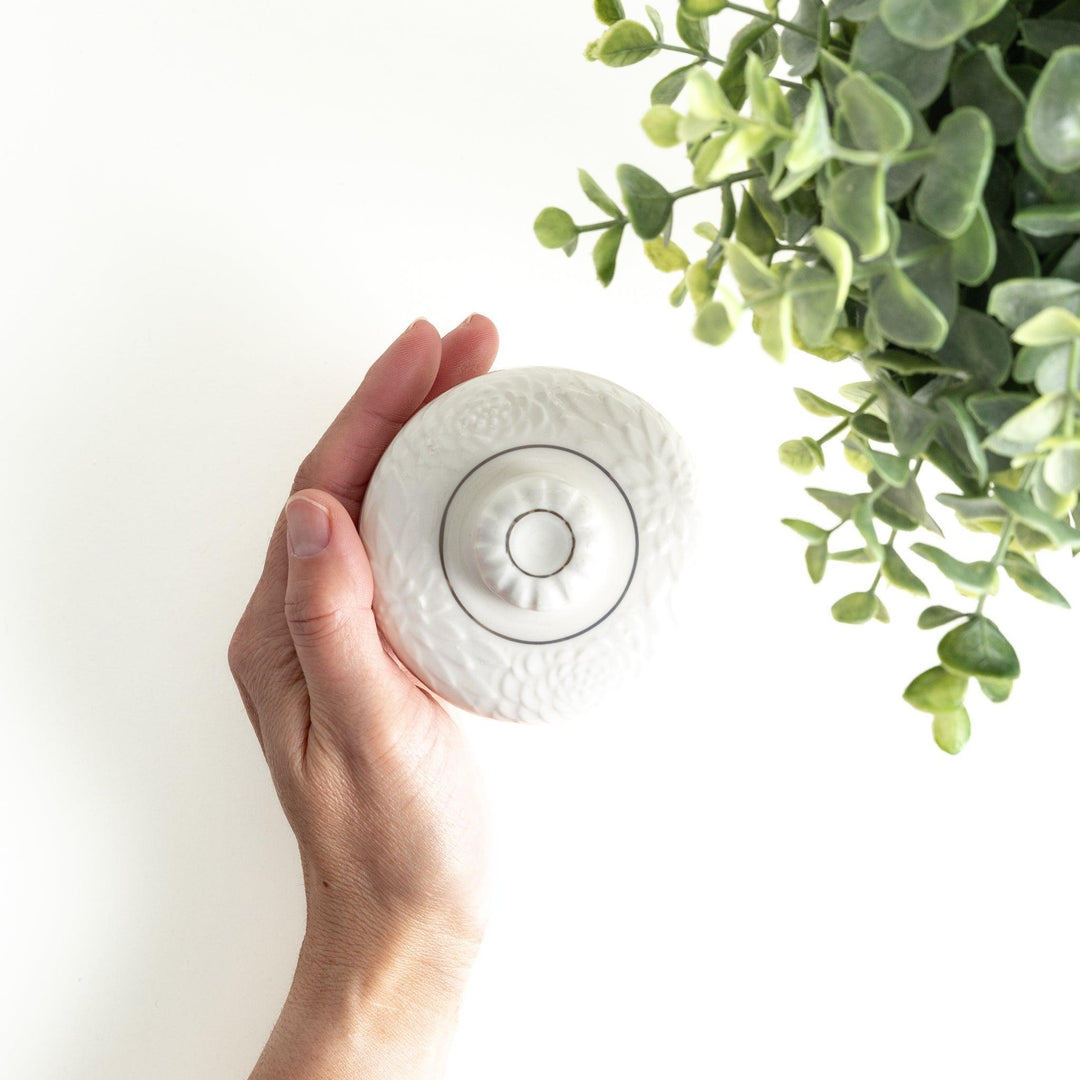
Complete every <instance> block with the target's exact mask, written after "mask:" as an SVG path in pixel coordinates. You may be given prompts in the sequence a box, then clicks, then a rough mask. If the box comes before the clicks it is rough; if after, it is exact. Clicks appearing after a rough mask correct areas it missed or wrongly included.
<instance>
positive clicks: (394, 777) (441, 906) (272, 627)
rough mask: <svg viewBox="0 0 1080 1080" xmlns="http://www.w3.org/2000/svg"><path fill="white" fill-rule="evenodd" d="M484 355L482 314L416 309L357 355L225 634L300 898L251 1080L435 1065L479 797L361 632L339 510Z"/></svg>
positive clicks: (356, 584)
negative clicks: (357, 371) (294, 848)
mask: <svg viewBox="0 0 1080 1080" xmlns="http://www.w3.org/2000/svg"><path fill="white" fill-rule="evenodd" d="M497 349H498V335H497V333H496V330H495V327H494V325H493V324H492V323H491V322H490V321H489V320H488V319H486V318H484V317H483V316H480V315H474V316H472V317H471V318H470V319H468V320H466V321H465V322H464V323H462V324H461V326H459V327H457V328H456V329H455V330H453V331H451V332H450V333H449V334H447V335H446V337H445V338H443V339H440V337H439V334H438V332H437V331H436V329H435V328H434V327H433V326H432V325H431V324H430V323H428V322H425V321H423V320H419V321H417V322H415V323H413V324H412V326H410V327H409V328H408V329H407V330H406V331H405V332H404V333H403V334H402V335H401V336H400V337H399V338H398V339H397V340H396V341H395V342H394V343H393V344H392V345H391V346H390V347H389V348H388V349H387V350H386V352H385V353H384V354H383V355H382V356H381V357H380V358H379V359H378V360H377V361H376V363H375V364H374V365H373V366H372V367H371V369H370V370H369V371H368V373H367V375H366V376H365V378H364V380H363V382H362V383H361V385H360V388H359V389H358V390H357V391H356V393H355V394H354V395H353V397H352V399H351V400H350V401H349V403H348V404H347V405H346V406H345V408H344V409H342V411H341V413H340V414H339V415H338V417H337V419H336V420H335V421H334V422H333V424H332V425H331V426H330V428H329V430H328V431H327V432H326V434H325V435H324V436H323V437H322V439H321V440H320V441H319V443H318V445H317V446H316V447H315V448H314V449H313V450H312V451H311V453H310V454H308V456H307V457H306V458H305V459H304V461H303V463H302V464H301V466H300V468H299V471H298V472H297V474H296V479H295V481H294V483H293V488H292V494H291V496H290V498H289V500H288V502H287V503H286V505H285V508H284V509H283V511H282V513H281V516H280V517H279V518H278V521H277V525H276V526H275V528H274V531H273V535H272V536H271V538H270V546H269V550H268V551H267V555H266V562H265V565H264V567H263V572H262V577H261V578H260V579H259V582H258V584H257V585H256V587H255V591H254V593H253V594H252V597H251V600H250V601H249V602H248V605H247V608H246V610H245V611H244V614H243V616H242V617H241V619H240V622H239V624H238V625H237V628H236V631H235V633H234V635H233V638H232V641H231V643H230V646H229V666H230V668H231V670H232V673H233V676H234V677H235V679H236V682H237V686H238V688H239V690H240V696H241V698H242V699H243V702H244V706H245V708H246V709H247V713H248V716H249V717H250V719H251V723H252V725H253V727H254V728H255V734H256V735H257V736H258V739H259V743H260V745H261V746H262V750H263V753H264V755H265V757H266V761H267V764H268V766H269V768H270V773H271V776H272V777H273V780H274V785H275V787H276V789H277V793H278V797H279V799H280V800H281V805H282V807H283V809H284V811H285V815H286V817H287V818H288V821H289V824H290V825H291V826H292V829H293V831H294V832H295V833H296V839H297V843H298V845H299V849H300V863H301V867H302V869H303V875H304V886H305V892H306V896H307V928H306V932H305V936H304V941H303V945H302V947H301V950H300V958H299V961H298V963H297V972H296V977H295V978H294V981H293V987H292V990H291V992H290V995H289V1000H288V1002H287V1003H286V1006H285V1009H284V1011H283V1012H282V1016H281V1019H280V1020H279V1022H278V1026H277V1027H276V1028H275V1031H274V1034H273V1035H272V1036H271V1039H270V1042H269V1043H268V1044H267V1048H266V1050H265V1051H264V1054H263V1057H262V1058H260V1061H259V1065H258V1066H257V1067H256V1071H255V1073H254V1074H253V1078H254V1077H259V1078H263V1077H270V1076H277V1075H282V1076H285V1075H288V1076H290V1077H293V1078H300V1077H304V1076H308V1075H311V1076H316V1075H319V1076H324V1075H334V1076H338V1075H350V1076H351V1075H358V1076H360V1075H362V1076H364V1077H376V1076H382V1075H384V1074H385V1075H387V1076H390V1075H393V1076H395V1077H396V1078H399V1080H400V1078H402V1077H406V1076H409V1077H411V1076H417V1077H419V1076H424V1077H427V1076H434V1075H436V1073H435V1072H434V1071H432V1070H434V1069H437V1068H438V1062H439V1059H440V1057H441V1054H442V1051H443V1049H444V1048H445V1044H446V1042H447V1041H448V1031H449V1030H452V1021H453V1015H454V1013H455V1012H456V1008H457V999H458V996H459V994H460V990H461V986H462V984H463V981H464V977H465V974H466V973H467V971H468V968H469V966H470V964H471V962H472V959H473V957H474V955H475V952H476V949H477V947H478V945H479V942H480V938H481V935H482V933H483V927H484V922H485V899H484V896H485V880H486V862H487V814H486V804H485V803H484V801H483V798H482V796H481V792H480V786H479V783H478V778H477V773H476V770H475V768H474V766H473V764H472V762H471V759H470V757H469V754H468V752H467V746H466V744H465V742H464V740H463V738H462V736H461V734H460V732H459V731H458V729H457V727H456V725H455V724H454V722H453V721H452V720H451V718H450V717H449V715H448V714H447V713H446V711H445V710H444V709H443V708H442V707H441V706H440V705H439V704H438V703H437V702H436V701H435V699H434V698H433V697H432V695H431V694H430V693H429V692H428V691H427V690H426V689H424V688H423V687H422V686H421V685H420V684H419V683H418V681H417V680H416V679H415V678H414V677H413V676H412V675H411V674H409V673H408V672H407V671H406V670H405V669H404V667H403V666H401V665H400V664H399V663H398V662H397V661H396V660H395V659H394V658H393V656H392V654H391V652H390V650H389V647H388V646H387V645H386V643H385V641H384V640H383V638H382V636H381V634H380V632H379V629H378V627H377V625H376V622H375V618H374V615H373V613H372V610H371V601H372V577H371V567H370V565H369V563H368V559H367V554H366V552H365V551H364V547H363V544H362V543H361V540H360V537H359V534H358V532H357V520H358V517H359V513H360V505H361V502H362V500H363V497H364V490H365V488H366V486H367V482H368V480H369V479H370V477H371V474H372V471H373V470H374V468H375V465H376V463H377V462H378V460H379V457H380V456H381V455H382V453H383V451H384V450H385V449H386V447H387V446H388V445H389V443H390V441H391V439H392V438H393V437H394V435H395V434H397V432H398V430H399V429H400V428H401V426H402V425H403V424H404V423H405V421H406V420H408V419H409V417H410V416H411V415H412V414H413V413H414V412H415V411H416V410H417V409H418V408H419V407H420V406H421V405H422V404H425V403H426V402H427V401H429V400H431V399H432V398H433V397H435V396H436V395H437V394H440V393H442V392H443V391H444V390H447V389H449V388H450V387H451V386H454V385H455V384H457V383H459V382H463V381H464V380H465V379H468V378H471V377H473V376H475V375H479V374H482V373H483V372H485V371H487V370H488V368H489V367H490V366H491V363H492V361H493V360H494V357H495V353H496V351H497ZM305 1068H311V1069H312V1070H314V1071H311V1072H310V1073H309V1072H307V1071H304V1070H305ZM350 1069H352V1070H355V1071H347V1070H350ZM319 1070H321V1071H319ZM334 1070H337V1071H334ZM343 1070H344V1071H343Z"/></svg>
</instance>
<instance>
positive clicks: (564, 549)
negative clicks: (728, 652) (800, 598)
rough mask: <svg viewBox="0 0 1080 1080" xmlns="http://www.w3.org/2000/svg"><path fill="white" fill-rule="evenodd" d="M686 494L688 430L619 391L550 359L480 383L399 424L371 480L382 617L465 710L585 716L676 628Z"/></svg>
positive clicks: (371, 546)
mask: <svg viewBox="0 0 1080 1080" xmlns="http://www.w3.org/2000/svg"><path fill="white" fill-rule="evenodd" d="M692 488H693V479H692V474H691V468H690V462H689V459H688V456H687V453H686V450H685V448H684V446H683V444H682V441H681V439H680V438H679V436H678V434H677V433H676V432H675V430H674V429H673V428H672V427H671V425H670V424H669V423H668V422H667V421H666V420H665V419H664V418H663V417H662V416H661V415H660V414H659V413H658V412H657V411H656V410H655V409H653V408H652V407H651V406H650V405H648V404H647V403H646V402H644V401H642V400H641V398H639V397H637V396H636V395H634V394H632V393H631V392H630V391H629V390H626V389H624V388H623V387H621V386H617V385H616V384H615V383H612V382H609V381H607V380H606V379H600V378H597V377H596V376H594V375H588V374H585V373H584V372H579V371H571V370H568V369H565V368H555V367H530V368H517V369H511V370H507V371H495V372H491V373H489V374H487V375H482V376H480V377H478V378H475V379H471V380H469V381H468V382H465V383H462V384H461V385H459V386H456V387H455V388H454V389H452V390H450V391H448V392H447V393H445V394H442V395H441V396H440V397H438V398H436V399H435V400H434V401H432V402H431V403H429V404H428V405H426V406H425V407H424V408H423V409H421V410H420V411H419V412H418V413H417V414H416V415H415V416H414V417H413V418H412V419H411V420H410V421H409V422H408V423H407V424H406V425H405V426H404V427H403V428H402V429H401V431H400V432H399V433H398V435H397V437H396V438H395V439H394V441H393V442H392V443H391V444H390V447H389V448H388V449H387V451H386V453H385V454H384V455H383V457H382V459H381V461H380V462H379V465H378V467H377V468H376V470H375V473H374V475H373V476H372V478H371V482H370V484H369V485H368V489H367V494H366V496H365V498H364V505H363V510H362V512H361V516H360V533H361V536H362V537H363V540H364V544H365V546H366V547H367V551H368V555H369V557H370V559H371V566H372V571H373V574H374V579H375V613H376V616H377V618H378V620H379V623H380V625H381V627H382V629H383V632H384V634H385V635H386V638H387V640H388V641H389V643H390V645H391V646H392V647H393V649H394V652H395V653H396V654H397V656H398V657H399V658H400V660H401V661H402V663H404V664H405V665H406V666H407V667H408V668H409V669H410V670H411V671H412V672H413V673H414V674H415V675H416V676H417V677H418V678H419V679H420V680H421V681H422V682H424V683H425V684H426V685H427V686H429V687H430V688H431V689H432V690H434V691H435V692H436V693H437V694H439V695H441V696H442V697H443V698H445V699H446V700H447V701H450V702H452V703H453V704H455V705H458V706H460V707H462V708H464V709H468V710H470V711H472V712H476V713H480V714H482V715H484V716H492V717H498V718H501V719H507V720H528V721H544V720H547V721H550V720H558V719H564V718H566V717H570V716H573V715H576V714H579V713H580V712H582V711H583V710H585V709H587V708H588V707H589V706H590V705H591V704H592V703H593V702H595V700H596V699H597V696H598V695H599V694H601V693H602V692H603V691H604V689H605V687H607V686H609V685H610V684H611V683H612V682H613V681H615V680H618V679H619V678H620V677H622V676H623V675H625V674H626V673H628V672H630V671H631V670H633V669H635V668H637V667H639V666H640V665H641V664H642V662H643V661H644V659H645V657H646V655H647V653H648V649H649V645H650V643H651V640H652V638H653V636H654V633H655V632H656V629H657V627H656V624H657V623H658V622H663V621H666V619H665V618H664V617H665V615H666V614H667V613H668V605H667V600H668V598H669V593H670V589H671V587H672V586H673V585H674V583H675V581H676V579H677V577H678V574H679V570H680V568H681V566H682V562H683V556H684V552H685V549H686V545H687V542H688V539H689V532H690V528H691V515H692Z"/></svg>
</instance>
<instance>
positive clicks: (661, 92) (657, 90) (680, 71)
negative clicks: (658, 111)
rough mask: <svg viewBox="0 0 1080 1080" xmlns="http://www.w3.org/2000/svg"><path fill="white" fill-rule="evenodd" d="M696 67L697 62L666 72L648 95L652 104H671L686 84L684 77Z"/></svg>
mask: <svg viewBox="0 0 1080 1080" xmlns="http://www.w3.org/2000/svg"><path fill="white" fill-rule="evenodd" d="M697 67H698V62H695V63H693V64H687V65H686V67H680V68H676V69H675V70H674V71H670V72H668V74H667V75H665V76H664V77H663V78H662V79H661V80H660V81H659V82H658V83H657V84H656V85H655V86H654V87H653V88H652V92H651V93H650V95H649V102H650V104H652V105H671V104H673V103H674V101H675V99H676V98H677V97H678V96H679V95H680V94H681V93H682V90H683V87H684V86H685V85H686V77H687V76H688V75H689V74H690V72H691V71H694V70H695V69H696V68H697Z"/></svg>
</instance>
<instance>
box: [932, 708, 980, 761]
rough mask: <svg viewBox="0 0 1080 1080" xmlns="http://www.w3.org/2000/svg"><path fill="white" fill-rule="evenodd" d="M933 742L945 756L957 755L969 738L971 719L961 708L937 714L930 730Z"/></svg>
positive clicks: (965, 710)
mask: <svg viewBox="0 0 1080 1080" xmlns="http://www.w3.org/2000/svg"><path fill="white" fill-rule="evenodd" d="M930 730H931V732H932V733H933V736H934V742H935V743H937V745H938V747H939V748H940V749H942V750H944V751H945V753H946V754H959V753H960V751H961V750H963V749H964V747H965V746H966V745H967V741H968V739H970V738H971V717H969V716H968V711H967V709H965V708H964V707H963V706H960V708H959V709H951V710H950V711H949V712H945V713H938V714H937V715H936V716H935V717H934V720H933V723H932V725H931V728H930Z"/></svg>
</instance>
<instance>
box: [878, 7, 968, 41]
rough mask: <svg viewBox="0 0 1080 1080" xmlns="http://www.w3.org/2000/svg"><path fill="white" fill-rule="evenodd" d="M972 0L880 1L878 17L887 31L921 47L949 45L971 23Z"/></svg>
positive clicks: (960, 35) (961, 34)
mask: <svg viewBox="0 0 1080 1080" xmlns="http://www.w3.org/2000/svg"><path fill="white" fill-rule="evenodd" d="M975 12H976V5H975V3H974V0H881V19H882V22H884V23H885V25H886V26H887V27H888V28H889V32H890V33H891V34H892V35H893V36H894V37H897V38H899V39H900V40H901V41H904V42H906V43H907V44H908V45H914V46H916V47H917V48H920V49H937V48H940V47H941V46H942V45H948V44H950V43H951V42H953V41H956V40H957V38H960V37H962V36H963V35H964V32H965V31H966V30H967V29H968V27H969V26H971V24H972V19H973V18H974V16H975Z"/></svg>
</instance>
